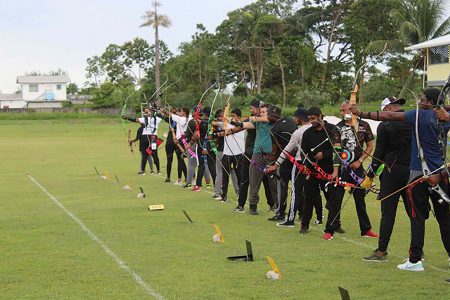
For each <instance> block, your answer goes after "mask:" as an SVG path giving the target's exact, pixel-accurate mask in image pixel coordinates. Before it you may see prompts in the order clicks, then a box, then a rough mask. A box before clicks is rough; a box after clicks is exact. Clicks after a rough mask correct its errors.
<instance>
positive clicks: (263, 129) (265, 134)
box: [253, 122, 272, 154]
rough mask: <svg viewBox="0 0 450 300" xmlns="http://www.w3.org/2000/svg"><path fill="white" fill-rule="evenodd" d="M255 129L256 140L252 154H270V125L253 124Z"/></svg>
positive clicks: (263, 123)
mask: <svg viewBox="0 0 450 300" xmlns="http://www.w3.org/2000/svg"><path fill="white" fill-rule="evenodd" d="M253 125H254V126H255V128H256V139H255V144H254V145H253V153H259V154H261V152H262V153H272V138H271V137H270V130H271V129H272V125H271V124H270V123H267V122H257V123H253Z"/></svg>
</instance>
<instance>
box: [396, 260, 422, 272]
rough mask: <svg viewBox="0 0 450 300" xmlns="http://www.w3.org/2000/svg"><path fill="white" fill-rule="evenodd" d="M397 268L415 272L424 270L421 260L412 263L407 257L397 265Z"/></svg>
mask: <svg viewBox="0 0 450 300" xmlns="http://www.w3.org/2000/svg"><path fill="white" fill-rule="evenodd" d="M397 268H398V269H399V270H405V271H415V272H420V271H423V270H425V269H424V268H423V264H422V261H421V260H419V261H418V262H416V263H412V262H410V261H409V259H408V260H407V261H406V262H405V263H403V264H401V265H398V266H397Z"/></svg>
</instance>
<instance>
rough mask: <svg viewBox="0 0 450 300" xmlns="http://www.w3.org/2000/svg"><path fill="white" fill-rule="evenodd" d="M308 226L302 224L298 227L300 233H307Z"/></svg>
mask: <svg viewBox="0 0 450 300" xmlns="http://www.w3.org/2000/svg"><path fill="white" fill-rule="evenodd" d="M308 231H309V230H308V228H307V227H304V226H302V228H301V229H300V233H301V234H307V233H308Z"/></svg>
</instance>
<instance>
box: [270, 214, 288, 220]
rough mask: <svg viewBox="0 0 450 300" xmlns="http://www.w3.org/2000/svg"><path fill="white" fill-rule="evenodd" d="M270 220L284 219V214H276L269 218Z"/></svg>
mask: <svg viewBox="0 0 450 300" xmlns="http://www.w3.org/2000/svg"><path fill="white" fill-rule="evenodd" d="M267 220H268V221H283V220H284V216H282V215H275V216H273V217H271V218H268V219H267Z"/></svg>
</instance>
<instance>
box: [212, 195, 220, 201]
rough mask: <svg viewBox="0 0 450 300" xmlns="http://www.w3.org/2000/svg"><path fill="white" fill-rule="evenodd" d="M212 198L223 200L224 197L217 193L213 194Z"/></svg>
mask: <svg viewBox="0 0 450 300" xmlns="http://www.w3.org/2000/svg"><path fill="white" fill-rule="evenodd" d="M211 198H213V199H214V200H222V197H221V196H220V195H216V194H214V195H212V197H211Z"/></svg>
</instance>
